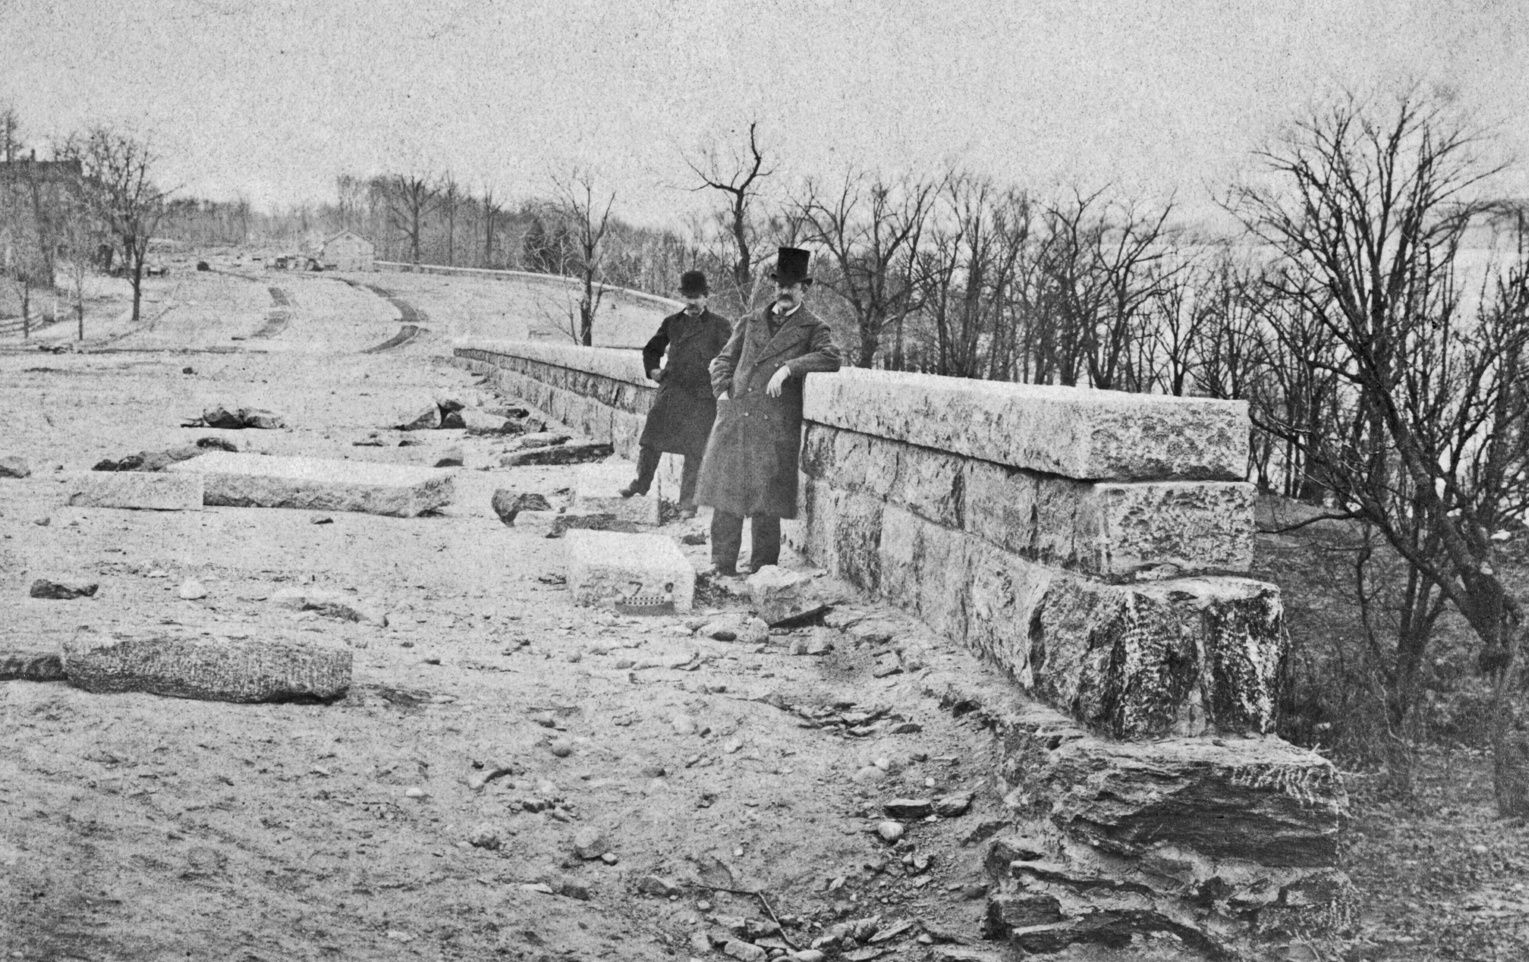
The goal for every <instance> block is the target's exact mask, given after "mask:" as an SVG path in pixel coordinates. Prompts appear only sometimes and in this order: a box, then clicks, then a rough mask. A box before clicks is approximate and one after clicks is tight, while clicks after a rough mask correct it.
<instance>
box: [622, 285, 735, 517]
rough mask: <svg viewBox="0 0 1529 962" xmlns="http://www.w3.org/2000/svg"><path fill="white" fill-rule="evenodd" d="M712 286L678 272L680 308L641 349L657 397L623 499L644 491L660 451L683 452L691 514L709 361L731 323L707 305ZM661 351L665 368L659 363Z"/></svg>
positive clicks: (708, 400)
mask: <svg viewBox="0 0 1529 962" xmlns="http://www.w3.org/2000/svg"><path fill="white" fill-rule="evenodd" d="M710 293H711V291H710V289H709V288H708V287H707V284H706V275H705V274H703V273H701V272H700V271H686V272H685V273H683V274H681V275H680V297H681V298H683V299H684V301H685V309H684V310H683V311H680V312H679V313H678V314H670V315H669V316H668V317H666V318H664V321H663V323H662V324H660V325H659V326H658V333H657V334H654V335H653V338H652V340H650V341H648V346H647V347H644V348H643V349H642V367H643V370H645V371H647V372H648V377H650V378H652V379H653V380H655V381H657V382H659V386H658V397H657V398H656V399H655V400H654V402H653V410H652V411H650V412H648V420H647V422H646V423H644V424H643V428H642V437H641V439H639V441H638V445H639V447H638V455H637V477H636V479H635V480H633V481H632V483H631V484H629V485H627V486H626V487H625V488H622V489H621V496H622V497H623V498H630V497H631V496H632V495H634V494H647V493H648V488H649V487H651V486H652V484H653V475H654V473H656V472H657V471H658V459H659V457H660V456H661V454H662V453H663V452H665V451H668V452H670V453H671V454H679V455H682V456H683V457H684V459H685V460H684V464H683V467H682V468H681V469H680V515H681V516H682V517H686V518H693V517H695V486H696V478H697V477H698V476H699V475H700V473H701V457H702V455H704V454H705V453H706V439H707V437H708V435H710V434H711V422H712V419H713V418H715V417H716V416H717V403H716V401H715V400H714V399H713V397H712V393H711V382H710V380H709V372H708V365H710V364H711V359H712V358H714V357H716V356H717V352H718V351H721V350H722V346H723V345H724V344H726V343H727V338H728V335H730V334H731V333H732V327H731V326H730V325H729V324H728V323H727V321H726V320H725V319H724V318H722V317H721V316H719V315H717V314H713V313H712V312H711V311H709V310H707V309H706V298H707V297H708V296H709V295H710ZM665 351H667V352H668V354H669V363H668V366H667V367H660V366H659V362H660V360H661V359H662V358H663V356H664V353H665Z"/></svg>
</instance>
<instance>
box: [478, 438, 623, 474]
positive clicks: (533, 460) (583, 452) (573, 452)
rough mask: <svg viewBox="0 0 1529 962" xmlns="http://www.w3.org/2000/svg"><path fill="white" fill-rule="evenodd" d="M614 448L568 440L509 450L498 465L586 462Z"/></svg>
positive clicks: (610, 452) (611, 452) (598, 442)
mask: <svg viewBox="0 0 1529 962" xmlns="http://www.w3.org/2000/svg"><path fill="white" fill-rule="evenodd" d="M522 440H524V439H522ZM615 450H616V449H615V448H614V447H613V446H611V445H610V444H606V443H603V442H600V441H570V442H568V443H566V444H557V445H550V446H547V447H541V448H531V449H529V450H522V451H511V452H509V453H508V454H505V455H503V456H502V457H500V459H499V466H500V467H501V468H516V467H522V466H525V465H533V464H587V463H588V462H591V461H603V460H605V459H606V458H608V457H610V456H611V455H612V454H613V453H615Z"/></svg>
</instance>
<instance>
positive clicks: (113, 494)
mask: <svg viewBox="0 0 1529 962" xmlns="http://www.w3.org/2000/svg"><path fill="white" fill-rule="evenodd" d="M69 484H70V494H69V501H68V503H69V504H71V505H73V506H75V507H80V508H137V509H142V510H149V511H200V510H202V476H201V475H199V474H165V473H146V472H141V471H126V472H115V471H108V472H100V471H92V472H88V473H85V474H81V475H79V476H77V477H75V478H72V479H70V482H69Z"/></svg>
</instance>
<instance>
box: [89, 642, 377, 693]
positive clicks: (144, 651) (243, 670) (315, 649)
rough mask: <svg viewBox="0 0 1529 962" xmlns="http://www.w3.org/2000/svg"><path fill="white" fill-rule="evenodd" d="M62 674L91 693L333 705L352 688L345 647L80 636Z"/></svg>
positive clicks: (349, 661)
mask: <svg viewBox="0 0 1529 962" xmlns="http://www.w3.org/2000/svg"><path fill="white" fill-rule="evenodd" d="M62 656H63V663H64V674H65V675H67V676H68V678H69V683H70V684H71V685H74V686H75V687H76V688H82V689H84V690H86V691H92V692H126V691H137V692H148V693H150V694H155V695H168V696H170V697H174V698H198V699H204V700H209V701H232V702H260V701H328V700H332V699H335V698H338V697H340V696H341V695H343V694H345V692H346V690H347V689H348V688H349V687H350V670H351V654H350V650H349V649H348V648H340V647H321V646H317V645H300V644H296V643H293V642H284V641H276V640H274V639H269V638H263V639H259V640H247V641H246V640H235V639H223V638H217V639H214V638H205V637H174V636H166V635H140V636H136V637H123V636H113V635H103V634H97V633H94V632H81V633H80V634H77V635H75V636H73V637H71V638H68V639H66V640H65V641H64V644H63V652H62Z"/></svg>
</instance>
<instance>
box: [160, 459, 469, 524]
mask: <svg viewBox="0 0 1529 962" xmlns="http://www.w3.org/2000/svg"><path fill="white" fill-rule="evenodd" d="M168 470H170V471H177V472H190V473H194V474H200V475H201V476H202V482H203V499H204V501H205V503H207V504H213V505H225V506H230V507H255V508H304V509H310V510H315V511H362V512H365V513H367V514H385V515H393V516H395V517H400V518H412V517H414V516H416V515H419V514H423V513H424V512H426V511H432V510H435V509H437V508H441V507H444V506H445V505H446V504H447V503H449V502H450V501H451V495H452V483H451V473H450V472H448V471H439V470H436V469H434V468H421V467H415V466H412V465H398V464H379V463H376V462H367V461H340V460H330V459H323V458H291V457H270V456H265V455H258V454H227V453H224V452H221V451H218V452H213V453H211V454H204V455H202V456H201V457H198V458H193V459H191V460H190V461H182V462H180V463H179V464H175V465H172V466H171V467H170V468H169V469H168Z"/></svg>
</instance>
